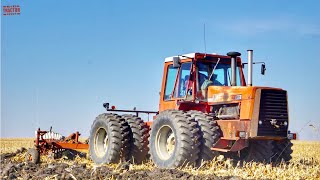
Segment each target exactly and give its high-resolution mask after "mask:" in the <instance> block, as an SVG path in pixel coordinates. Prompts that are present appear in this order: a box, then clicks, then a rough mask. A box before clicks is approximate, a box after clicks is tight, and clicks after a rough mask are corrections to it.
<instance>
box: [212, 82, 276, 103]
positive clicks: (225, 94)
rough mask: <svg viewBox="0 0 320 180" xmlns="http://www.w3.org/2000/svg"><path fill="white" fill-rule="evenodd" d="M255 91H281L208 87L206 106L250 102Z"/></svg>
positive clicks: (245, 87)
mask: <svg viewBox="0 0 320 180" xmlns="http://www.w3.org/2000/svg"><path fill="white" fill-rule="evenodd" d="M257 89H274V90H282V89H280V88H273V87H262V86H209V87H208V92H207V93H208V94H207V98H208V104H209V105H210V104H212V105H213V104H225V103H233V102H235V103H237V102H240V101H241V102H243V101H246V100H251V99H254V96H255V92H256V90H257Z"/></svg>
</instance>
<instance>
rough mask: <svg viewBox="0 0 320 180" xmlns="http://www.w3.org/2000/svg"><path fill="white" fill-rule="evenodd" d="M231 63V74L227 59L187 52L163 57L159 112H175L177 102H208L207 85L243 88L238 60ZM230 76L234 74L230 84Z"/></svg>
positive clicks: (230, 61)
mask: <svg viewBox="0 0 320 180" xmlns="http://www.w3.org/2000/svg"><path fill="white" fill-rule="evenodd" d="M238 56H239V55H238ZM235 61H236V62H235V72H234V73H233V71H232V58H231V57H230V56H223V55H217V54H203V53H191V54H185V55H181V56H173V57H168V58H166V60H165V67H164V68H165V69H164V72H165V73H164V77H163V82H162V91H161V92H162V93H161V97H160V99H161V100H160V111H162V110H165V109H178V108H177V106H179V105H180V104H181V103H183V104H186V103H188V104H189V105H190V104H191V103H194V102H196V103H200V104H201V103H205V102H208V88H209V87H211V86H218V87H221V86H224V87H228V86H246V82H245V79H244V75H243V71H242V63H241V58H240V57H235ZM232 75H235V82H232ZM182 108H183V107H182Z"/></svg>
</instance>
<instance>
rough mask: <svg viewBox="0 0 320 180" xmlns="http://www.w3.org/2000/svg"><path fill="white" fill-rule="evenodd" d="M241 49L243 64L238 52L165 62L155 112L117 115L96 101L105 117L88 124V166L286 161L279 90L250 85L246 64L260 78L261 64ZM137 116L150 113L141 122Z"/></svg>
mask: <svg viewBox="0 0 320 180" xmlns="http://www.w3.org/2000/svg"><path fill="white" fill-rule="evenodd" d="M247 52H248V62H247V63H243V62H242V60H241V57H240V56H241V54H240V53H239V52H229V53H227V54H226V55H218V54H207V53H191V54H185V55H178V56H173V57H168V58H166V59H165V62H164V73H163V78H162V86H161V91H160V102H159V110H158V111H139V110H137V109H136V108H134V109H133V110H124V109H117V108H116V107H115V106H112V107H110V105H109V103H104V104H103V106H104V107H105V108H106V110H107V111H108V112H107V113H103V114H100V115H99V116H98V117H97V118H96V119H95V120H94V122H93V124H92V126H91V131H90V137H89V154H90V157H91V159H92V160H93V161H94V163H95V164H108V163H119V162H122V161H130V162H132V163H138V164H139V163H142V162H144V161H146V160H147V159H148V158H151V160H152V161H153V162H154V164H155V165H156V166H157V167H160V168H175V167H180V166H185V165H196V166H197V165H200V164H201V163H202V162H203V161H208V160H212V159H213V158H214V157H216V156H219V155H224V156H226V157H228V158H233V159H236V160H241V161H256V162H266V163H276V162H282V161H284V162H287V161H289V160H290V159H291V153H292V148H291V147H292V142H291V140H292V139H295V138H296V134H295V133H290V131H288V127H289V116H288V96H287V91H286V90H283V89H281V88H273V87H259V86H252V70H253V64H259V63H260V64H261V74H263V75H264V74H265V71H266V66H265V63H264V62H253V51H252V50H248V51H247ZM246 65H247V66H248V76H247V78H248V80H247V81H246V80H245V76H244V72H243V69H244V66H246ZM116 112H119V113H120V114H119V113H118V114H116ZM123 113H128V114H123ZM140 113H147V114H148V115H149V114H152V113H154V114H155V116H154V117H153V121H151V122H149V121H148V122H145V121H143V120H142V119H141V118H140V117H139V114H140Z"/></svg>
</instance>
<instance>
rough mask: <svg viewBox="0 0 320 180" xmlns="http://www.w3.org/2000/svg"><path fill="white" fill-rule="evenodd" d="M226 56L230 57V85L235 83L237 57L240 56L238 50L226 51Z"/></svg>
mask: <svg viewBox="0 0 320 180" xmlns="http://www.w3.org/2000/svg"><path fill="white" fill-rule="evenodd" d="M227 56H230V57H231V86H236V85H237V57H238V56H241V53H239V52H228V53H227Z"/></svg>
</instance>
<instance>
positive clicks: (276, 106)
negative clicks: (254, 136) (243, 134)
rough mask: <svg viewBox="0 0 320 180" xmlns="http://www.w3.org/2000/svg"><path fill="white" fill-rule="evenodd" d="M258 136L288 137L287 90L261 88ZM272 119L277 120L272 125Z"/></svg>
mask: <svg viewBox="0 0 320 180" xmlns="http://www.w3.org/2000/svg"><path fill="white" fill-rule="evenodd" d="M259 120H260V121H262V124H259V125H258V136H278V137H286V136H287V130H288V125H287V126H285V125H284V122H287V123H288V107H287V91H283V90H268V89H263V90H261V99H260V111H259ZM271 121H276V123H275V124H274V125H272V123H271Z"/></svg>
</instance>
